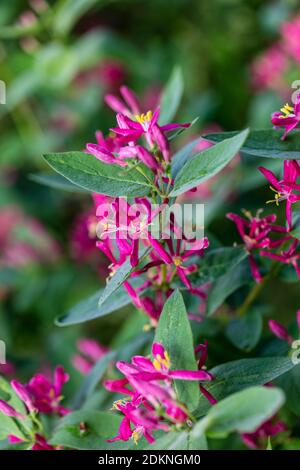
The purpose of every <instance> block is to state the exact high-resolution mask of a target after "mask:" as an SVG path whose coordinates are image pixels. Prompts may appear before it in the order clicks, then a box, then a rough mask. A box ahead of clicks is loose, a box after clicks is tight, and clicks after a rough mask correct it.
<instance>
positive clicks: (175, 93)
mask: <svg viewBox="0 0 300 470" xmlns="http://www.w3.org/2000/svg"><path fill="white" fill-rule="evenodd" d="M183 88H184V83H183V77H182V72H181V69H180V68H179V67H175V68H174V70H173V72H172V74H171V77H170V78H169V81H168V83H167V84H166V86H165V89H164V91H163V93H162V96H161V101H160V118H159V123H160V125H163V124H167V123H169V122H171V121H172V119H173V118H174V116H175V115H176V112H177V109H178V106H179V104H180V101H181V97H182V94H183Z"/></svg>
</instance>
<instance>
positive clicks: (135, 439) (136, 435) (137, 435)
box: [131, 431, 141, 445]
mask: <svg viewBox="0 0 300 470" xmlns="http://www.w3.org/2000/svg"><path fill="white" fill-rule="evenodd" d="M131 437H132V440H133V442H134V443H135V445H137V443H138V440H139V439H140V437H141V433H140V432H139V431H133V433H132V436H131Z"/></svg>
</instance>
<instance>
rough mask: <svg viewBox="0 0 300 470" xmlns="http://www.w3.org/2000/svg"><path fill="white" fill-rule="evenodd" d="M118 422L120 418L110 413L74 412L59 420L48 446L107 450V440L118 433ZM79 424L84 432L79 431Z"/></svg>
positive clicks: (93, 411)
mask: <svg viewBox="0 0 300 470" xmlns="http://www.w3.org/2000/svg"><path fill="white" fill-rule="evenodd" d="M120 421H121V417H120V416H117V415H116V414H114V413H112V412H111V413H109V412H104V411H96V410H80V411H74V412H72V413H69V414H67V415H66V416H64V417H63V418H61V419H60V420H59V425H58V427H57V428H56V429H55V431H54V434H53V436H52V438H51V440H50V444H52V445H61V446H63V447H67V448H68V447H69V448H71V449H80V450H100V449H107V446H108V444H107V439H110V438H111V437H114V436H115V435H116V434H117V433H118V428H119V425H120ZM81 423H84V425H85V430H82V429H81V428H82V425H81V427H80V424H81Z"/></svg>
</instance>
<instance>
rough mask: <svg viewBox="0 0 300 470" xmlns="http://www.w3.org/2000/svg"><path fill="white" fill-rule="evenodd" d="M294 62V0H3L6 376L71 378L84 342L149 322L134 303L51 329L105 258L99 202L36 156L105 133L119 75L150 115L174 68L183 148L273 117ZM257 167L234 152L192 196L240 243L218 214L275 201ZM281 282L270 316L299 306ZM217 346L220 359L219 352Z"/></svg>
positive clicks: (0, 331) (1, 327)
mask: <svg viewBox="0 0 300 470" xmlns="http://www.w3.org/2000/svg"><path fill="white" fill-rule="evenodd" d="M299 64H300V8H299V2H298V1H297V0H282V1H279V0H277V1H273V0H272V1H267V0H201V1H199V0H189V1H187V0H172V1H165V0H151V2H150V1H143V0H85V1H83V0H57V1H49V0H31V1H21V0H19V1H18V0H15V1H14V2H1V6H0V80H2V81H3V82H4V83H5V85H6V104H1V105H0V125H1V139H0V300H1V307H0V339H2V340H5V342H6V344H7V355H8V360H9V363H8V364H7V365H6V366H0V368H1V371H2V372H3V373H5V374H6V375H8V376H9V375H10V374H14V373H15V372H14V371H15V370H17V374H18V375H19V376H21V377H26V378H28V376H29V375H30V374H32V373H33V372H34V371H36V370H41V369H44V370H45V369H47V368H52V367H53V365H54V364H57V363H63V364H64V365H65V366H66V367H67V368H68V370H70V371H72V380H73V383H74V382H77V381H79V380H80V379H81V375H80V372H79V371H77V370H75V368H73V366H72V358H74V353H75V352H76V348H77V346H76V342H77V340H78V339H79V338H82V337H88V338H97V340H99V341H100V342H101V343H103V344H104V345H107V344H110V346H114V345H118V344H120V343H122V342H123V341H125V340H126V338H128V337H129V336H130V334H131V333H132V332H133V331H134V330H136V331H138V330H140V329H141V325H142V324H143V322H145V321H146V320H145V319H143V318H141V317H140V316H138V315H137V313H134V311H133V310H134V309H133V307H129V308H127V309H126V310H124V311H121V312H118V313H117V314H114V315H112V316H108V317H104V318H103V319H101V320H96V321H93V322H89V323H87V324H83V325H78V326H73V327H65V328H58V327H57V326H55V325H54V319H55V318H56V317H57V316H58V315H61V314H62V313H64V312H65V311H66V310H67V309H68V308H70V307H71V306H72V305H74V304H76V302H78V301H79V300H81V299H83V298H84V297H86V296H88V295H89V294H92V293H93V292H95V291H96V290H97V289H99V286H101V285H103V284H104V283H105V277H106V268H107V261H106V260H105V259H104V258H103V257H102V256H101V254H100V253H99V252H98V251H97V250H96V249H95V246H94V245H95V243H94V238H93V231H92V227H93V201H92V198H91V197H90V196H88V195H86V194H81V193H80V192H78V193H71V192H69V193H68V192H65V191H60V190H59V189H58V188H49V187H46V186H43V185H41V184H38V183H37V182H35V181H34V180H33V178H34V177H32V174H36V173H39V172H47V171H49V168H46V164H45V163H44V161H43V159H42V156H41V155H42V153H47V152H55V151H67V150H81V149H83V148H84V147H85V143H86V142H93V141H94V140H95V137H94V134H95V131H96V130H97V129H101V130H102V131H104V133H106V132H107V129H108V128H109V127H111V126H112V125H113V124H114V113H113V112H112V111H111V110H110V109H108V107H107V106H106V105H105V104H104V102H103V97H104V95H105V94H106V93H115V94H117V93H118V88H119V86H120V85H121V84H124V83H125V84H127V85H128V86H130V87H131V88H132V89H134V90H135V91H136V93H137V94H138V95H139V96H140V98H141V101H142V103H143V107H144V108H145V110H146V111H147V110H148V109H151V108H153V107H154V106H155V105H156V104H157V102H158V100H159V95H160V92H161V90H162V87H163V86H164V84H165V83H166V82H167V80H168V78H169V76H170V74H171V72H172V70H173V68H174V66H177V65H178V66H180V67H181V69H182V72H183V76H184V81H185V89H184V97H183V101H182V105H181V108H180V113H179V116H178V118H179V120H181V121H186V120H193V119H194V118H196V117H198V121H197V123H196V124H194V126H193V127H192V129H191V130H190V131H188V132H187V133H184V135H182V137H181V138H180V139H178V140H176V143H175V144H174V145H175V148H176V147H179V146H180V145H181V144H182V143H185V142H187V141H188V140H189V139H192V138H195V137H196V136H199V135H201V134H203V133H205V132H208V131H214V130H221V129H223V130H237V129H242V128H244V127H246V126H247V125H250V126H252V127H253V128H263V127H270V113H271V112H272V111H274V110H276V109H278V107H279V106H280V104H281V103H282V102H283V101H284V102H285V101H287V100H289V99H290V95H291V92H292V90H291V83H292V82H293V81H294V80H296V79H300V74H299ZM272 165H273V169H274V170H277V169H279V166H278V164H277V163H276V162H275V163H274V162H271V163H270V165H269V166H268V167H269V168H271V167H272ZM276 165H277V167H276ZM256 168H257V162H256V161H254V160H253V161H252V163H251V164H249V163H248V162H244V161H243V159H242V161H241V162H240V160H239V158H237V159H236V160H235V162H234V163H233V164H232V165H231V166H230V168H229V169H226V170H225V171H224V172H223V173H222V175H221V176H220V177H219V178H218V180H217V184H216V181H210V182H209V184H205V185H202V186H201V187H199V188H198V192H197V193H196V196H195V195H194V196H193V197H198V198H199V200H201V201H205V203H206V221H207V224H208V228H209V230H210V232H211V233H213V234H214V237H215V240H216V242H215V243H217V240H218V239H220V240H221V241H222V244H232V243H233V242H234V241H235V240H237V239H238V236H237V234H236V231H235V227H234V226H233V224H231V223H230V222H229V221H225V219H224V216H225V214H226V212H227V211H228V210H235V211H238V210H240V209H241V208H243V207H246V208H247V209H250V210H251V209H253V208H257V207H261V206H264V203H265V201H266V200H267V199H269V194H268V191H267V189H266V185H265V183H264V181H263V179H262V178H261V177H260V176H259V174H258V172H257V170H256ZM237 195H239V198H238V200H237ZM271 210H272V209H271ZM285 281H289V282H288V284H287V287H285V289H287V290H286V291H285V292H287V294H286V295H285V297H284V300H282V298H281V297H282V295H281V294H280V289H279V290H278V289H276V286H275V287H274V285H273V287H272V289H273V290H272V292H268V291H267V292H266V294H265V295H266V296H267V298H268V299H269V300H270V301H271V302H272V305H273V310H274V312H272V313H273V317H274V316H275V317H276V315H277V314H279V313H281V314H282V309H284V312H286V316H287V318H288V317H289V316H290V317H291V318H292V317H293V316H294V314H295V310H296V308H299V305H297V303H296V299H297V295H298V287H297V285H295V277H294V275H293V274H292V273H291V272H288V273H287V274H286V279H285ZM278 282H279V281H278ZM279 287H280V286H279ZM276 292H278V294H276ZM126 318H127V319H128V318H129V321H128V322H126V325H125V326H124V328H123V329H122V327H120V325H122V323H123V322H124V320H125V319H126ZM116 326H118V330H117V331H118V332H117V333H116ZM208 334H210V335H213V330H210V331H209V333H208ZM111 338H112V339H111ZM214 354H215V356H218V354H219V355H220V358H221V360H222V354H221V352H220V351H219V352H218V350H217V349H216V351H215V353H214ZM228 354H229V356H230V354H231V355H232V358H234V357H235V356H236V354H238V353H237V352H236V351H232V352H231V351H230V349H229V350H228ZM228 360H229V359H228ZM73 363H74V360H73Z"/></svg>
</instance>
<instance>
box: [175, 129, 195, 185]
mask: <svg viewBox="0 0 300 470" xmlns="http://www.w3.org/2000/svg"><path fill="white" fill-rule="evenodd" d="M199 140H200V137H197V139H194V140H192V141H191V142H189V143H188V144H186V145H185V146H184V147H182V148H181V149H180V150H178V152H176V153H175V154H174V155H173V157H172V161H171V174H172V178H175V177H176V176H177V174H178V172H179V171H180V170H181V168H182V167H183V166H184V165H185V163H186V162H187V160H188V159H189V158H190V156H191V155H192V154H193V150H194V148H195V147H196V145H197V143H198V142H199Z"/></svg>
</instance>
